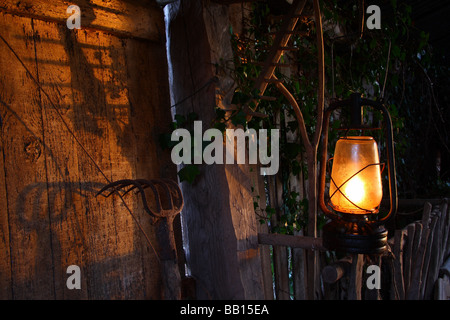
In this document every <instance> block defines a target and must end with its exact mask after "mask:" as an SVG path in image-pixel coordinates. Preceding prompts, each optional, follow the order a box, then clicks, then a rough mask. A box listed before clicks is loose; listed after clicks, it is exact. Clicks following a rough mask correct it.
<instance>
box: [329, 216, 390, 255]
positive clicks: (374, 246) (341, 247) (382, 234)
mask: <svg viewBox="0 0 450 320" xmlns="http://www.w3.org/2000/svg"><path fill="white" fill-rule="evenodd" d="M387 234H388V232H387V230H386V229H385V228H384V227H383V226H374V224H373V223H371V222H369V221H368V220H367V217H366V216H365V215H353V214H344V215H343V218H342V219H339V220H333V221H332V222H330V223H327V224H326V225H325V226H324V227H323V245H324V247H325V248H327V249H328V250H335V251H343V252H347V253H355V254H381V253H383V252H384V251H386V249H387Z"/></svg>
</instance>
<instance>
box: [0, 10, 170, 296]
mask: <svg viewBox="0 0 450 320" xmlns="http://www.w3.org/2000/svg"><path fill="white" fill-rule="evenodd" d="M36 3H37V2H36ZM158 23H161V21H159V22H158ZM0 27H1V34H2V36H3V37H4V38H5V40H6V41H7V42H8V43H9V45H10V46H11V48H12V49H13V50H14V52H15V53H16V54H17V56H18V57H19V58H20V59H21V60H22V61H23V63H24V65H25V67H26V68H27V69H28V70H29V72H30V74H27V72H26V71H25V69H24V67H23V66H22V65H21V63H20V62H19V60H18V59H17V57H15V56H14V54H13V53H12V52H11V50H10V49H9V48H8V47H7V46H6V45H5V44H4V43H3V42H1V43H0V115H1V119H2V121H1V146H2V149H1V152H2V157H1V160H2V161H1V162H0V165H1V169H0V176H1V177H0V197H2V199H4V200H5V201H2V203H1V205H0V221H1V227H0V250H1V252H0V284H1V287H0V298H2V299H10V298H14V299H55V298H56V299H145V298H153V299H158V298H161V272H160V265H159V263H158V260H157V256H156V254H157V251H156V252H154V251H153V249H152V248H151V247H149V246H148V245H147V243H146V242H145V241H144V239H143V237H142V235H141V233H140V231H139V230H138V228H137V226H136V223H135V221H134V220H133V218H132V217H131V216H130V214H129V212H128V211H127V209H126V208H125V206H124V204H123V203H122V202H121V200H120V199H119V198H117V197H110V198H107V199H105V198H102V197H98V198H96V197H95V194H96V192H97V191H98V190H99V189H100V188H101V187H102V186H103V185H104V184H106V183H107V182H108V181H112V180H118V179H125V178H129V179H135V178H145V179H151V178H159V177H163V176H164V177H166V178H172V179H174V178H175V177H176V175H175V174H176V168H175V166H174V165H170V164H171V162H170V154H168V153H167V152H163V151H162V150H161V149H160V148H159V146H158V144H157V141H158V136H159V134H160V133H162V132H166V131H167V130H168V126H169V124H170V111H169V104H168V100H169V99H168V95H169V94H168V93H169V91H168V82H167V65H166V64H165V47H164V46H163V45H161V44H158V43H156V42H152V41H141V40H136V39H134V38H129V39H120V38H118V37H116V36H114V35H111V34H108V33H104V32H93V31H90V30H69V29H67V28H66V27H65V26H63V25H60V24H57V23H54V22H48V21H41V20H36V19H31V18H28V17H18V16H14V15H10V14H5V13H2V12H0ZM147 70H152V72H148V71H147ZM33 79H35V80H36V81H37V82H38V83H39V86H40V87H41V88H42V90H43V91H42V90H40V89H39V86H37V85H36V83H35V81H34V80H33ZM44 92H45V94H44ZM66 125H67V127H66ZM74 135H75V137H76V139H75V138H74ZM77 140H78V141H77ZM79 143H81V145H83V147H81V146H80V144H79ZM86 151H87V153H86ZM3 160H4V161H3ZM93 161H95V163H96V164H94V163H93ZM97 165H98V167H99V168H101V170H102V172H103V173H101V172H100V171H99V169H98V168H97ZM138 200H139V199H138V198H137V197H135V196H133V195H132V194H129V195H128V196H127V197H126V198H125V201H126V203H127V206H128V207H129V208H130V209H131V210H132V212H133V213H134V214H135V215H136V216H137V219H138V220H139V221H140V222H141V224H142V226H143V227H144V230H145V231H146V233H147V235H148V236H149V238H150V239H151V242H152V244H153V245H154V248H155V249H156V250H158V239H156V236H155V232H154V231H155V230H154V227H153V226H152V225H151V224H150V222H149V219H148V216H147V214H146V213H145V212H144V210H143V209H142V204H141V203H140V202H139V201H138ZM72 264H75V265H78V266H80V268H81V290H69V289H67V287H66V280H67V278H68V276H69V275H68V274H67V273H66V270H67V267H68V266H69V265H72Z"/></svg>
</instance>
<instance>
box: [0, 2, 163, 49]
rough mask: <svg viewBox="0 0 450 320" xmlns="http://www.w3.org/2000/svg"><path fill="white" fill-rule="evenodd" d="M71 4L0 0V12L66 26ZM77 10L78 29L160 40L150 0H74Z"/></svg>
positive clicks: (159, 20) (158, 16)
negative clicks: (79, 22) (79, 25)
mask: <svg viewBox="0 0 450 320" xmlns="http://www.w3.org/2000/svg"><path fill="white" fill-rule="evenodd" d="M70 4H72V3H70V2H67V1H64V0H54V1H52V2H51V3H49V2H48V1H45V0H21V1H15V0H0V11H3V12H7V13H12V14H16V15H21V16H26V17H30V18H36V19H40V20H45V21H51V22H56V23H61V24H64V26H65V25H66V21H67V19H68V18H69V17H70V15H71V14H68V13H66V10H67V8H68V6H69V5H70ZM74 4H76V5H78V6H79V7H80V10H81V28H82V29H94V30H100V31H104V32H108V33H112V34H115V35H117V36H121V37H136V38H143V39H147V40H151V41H157V42H160V43H164V41H165V37H164V14H163V11H162V9H161V8H159V7H158V6H157V5H156V2H155V1H153V0H140V1H133V2H131V1H120V0H112V1H102V0H91V1H89V0H81V1H76V3H74Z"/></svg>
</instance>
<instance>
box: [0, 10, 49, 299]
mask: <svg viewBox="0 0 450 320" xmlns="http://www.w3.org/2000/svg"><path fill="white" fill-rule="evenodd" d="M0 29H1V30H2V36H3V37H4V38H5V39H6V41H7V42H8V44H9V45H10V46H11V47H12V49H13V50H14V52H15V53H16V54H17V55H18V56H19V57H21V58H22V60H23V63H24V64H25V66H26V67H27V68H28V70H29V71H30V73H31V75H32V76H33V77H34V78H36V79H37V78H38V74H37V71H36V61H35V50H34V40H35V33H34V30H33V25H32V23H31V21H30V19H27V18H20V17H14V16H11V15H8V14H4V13H0ZM0 57H1V59H0V83H1V88H2V91H1V99H2V105H1V108H2V115H3V119H2V120H3V121H2V122H3V127H2V133H3V136H2V138H3V148H4V170H5V172H4V173H5V182H6V189H5V191H7V193H6V197H7V202H6V203H7V204H8V206H7V208H8V221H9V234H10V240H9V241H10V243H9V246H10V249H11V252H10V255H11V275H12V287H11V290H12V292H13V296H12V298H15V299H32V298H34V299H36V298H54V297H55V292H54V279H53V261H52V258H51V251H52V242H51V225H50V220H49V215H50V214H51V212H50V211H49V210H50V208H49V203H48V198H47V194H46V189H47V185H46V181H47V176H46V175H47V172H46V165H45V153H46V146H45V145H44V137H43V124H42V113H41V112H42V110H41V108H42V106H41V102H40V95H39V90H38V88H37V86H36V85H35V84H34V82H33V81H32V80H31V77H30V76H29V75H28V74H27V72H26V71H25V69H24V67H23V66H22V65H21V63H20V62H19V61H18V60H17V58H16V57H15V56H14V54H13V53H12V52H11V51H10V49H9V48H8V47H7V45H6V44H5V43H4V42H3V41H1V43H0ZM4 208H5V207H4ZM2 254H3V253H2Z"/></svg>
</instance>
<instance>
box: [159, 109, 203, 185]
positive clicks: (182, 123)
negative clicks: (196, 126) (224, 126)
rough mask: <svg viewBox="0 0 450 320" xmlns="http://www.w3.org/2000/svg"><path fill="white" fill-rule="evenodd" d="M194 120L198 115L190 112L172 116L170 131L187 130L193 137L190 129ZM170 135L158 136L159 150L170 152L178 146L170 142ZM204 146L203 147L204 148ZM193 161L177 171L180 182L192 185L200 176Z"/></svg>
mask: <svg viewBox="0 0 450 320" xmlns="http://www.w3.org/2000/svg"><path fill="white" fill-rule="evenodd" d="M195 120H198V114H197V113H195V112H191V113H189V114H187V115H186V116H184V115H181V114H176V115H175V116H174V121H173V122H172V123H171V126H170V127H171V129H172V130H176V129H179V128H185V129H188V130H189V132H190V133H191V136H193V130H192V129H190V128H191V127H192V125H193V123H194V121H195ZM171 136H172V133H163V134H161V135H160V136H159V143H160V146H161V148H163V149H169V150H172V148H173V147H174V146H175V145H177V144H178V141H171ZM191 142H192V144H191V148H192V150H191V154H192V155H193V154H194V152H193V148H194V144H193V143H194V139H192V140H191ZM205 146H206V145H203V148H205ZM192 163H193V161H192V159H191V164H184V166H183V167H182V168H181V169H180V170H179V171H178V177H179V178H180V182H183V181H187V182H189V183H190V184H192V183H194V181H195V179H196V178H197V177H198V176H199V175H200V169H199V168H198V165H196V164H192Z"/></svg>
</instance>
